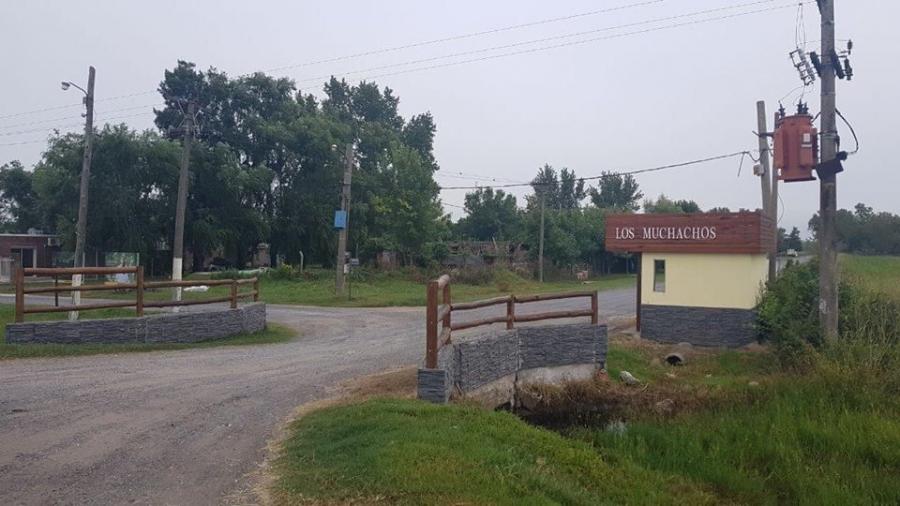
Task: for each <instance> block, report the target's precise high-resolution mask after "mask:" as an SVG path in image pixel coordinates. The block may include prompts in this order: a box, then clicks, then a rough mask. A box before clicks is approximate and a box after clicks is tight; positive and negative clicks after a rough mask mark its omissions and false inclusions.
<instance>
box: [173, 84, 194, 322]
mask: <svg viewBox="0 0 900 506" xmlns="http://www.w3.org/2000/svg"><path fill="white" fill-rule="evenodd" d="M196 112H197V105H196V104H195V103H194V102H190V103H189V104H188V110H187V116H186V117H185V118H184V144H183V145H182V147H181V169H180V170H179V171H178V200H177V202H176V204H175V239H174V240H173V241H172V281H181V272H182V269H183V264H182V262H183V257H184V215H185V212H186V210H187V194H188V184H189V181H190V179H189V177H188V176H189V168H190V163H191V143H192V142H193V139H194V114H196ZM181 295H182V289H181V287H180V286H177V287H175V291H174V294H173V298H174V300H176V301H180V300H181ZM175 310H178V307H177V306H176V307H175Z"/></svg>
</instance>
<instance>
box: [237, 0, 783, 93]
mask: <svg viewBox="0 0 900 506" xmlns="http://www.w3.org/2000/svg"><path fill="white" fill-rule="evenodd" d="M663 1H664V0H650V1H645V2H638V3H632V4H627V5H620V6H617V7H609V8H605V9H598V10H593V11H587V12H581V13H577V14H571V15H568V16H560V17H556V18H547V19H540V20H537V21H530V22H527V23H521V24H517V25H509V26H503V27H499V28H491V29H488V30H483V31H479V32H470V33H463V34H459V35H451V36H449V37H443V38H439V39H431V40H425V41H420V42H412V43H409V44H403V45H400V46H393V47H386V48H379V49H373V50H370V51H363V52H360V53H353V54H348V55H343V56H335V57H331V58H324V59H321V60H314V61H309V62H304V63H297V64H294V65H285V66H282V67H275V68H271V69H265V70H262V71H261V72H278V71H281V70H288V69H294V68H299V67H310V66H313V65H321V64H324V63H334V62H338V61H344V60H351V59H354V58H361V57H363V56H373V55H376V54H384V53H392V52H396V51H402V50H404V49H412V48H416V47H422V46H429V45H433V44H440V43H443V42H452V41H457V40H464V39H470V38H473V37H481V36H483V35H493V34H497V33H501V32H508V31H511V30H518V29H521V28H529V27H532V26H539V25H546V24H550V23H557V22H560V21H570V20H572V19H577V18H583V17H587V16H595V15H597V14H605V13H609V12H615V11H621V10H626V9H631V8H634V7H643V6H647V5H652V4H657V3H661V2H663ZM770 1H774V0H770ZM245 75H246V74H245Z"/></svg>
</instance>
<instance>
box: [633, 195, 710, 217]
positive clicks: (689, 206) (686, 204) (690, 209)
mask: <svg viewBox="0 0 900 506" xmlns="http://www.w3.org/2000/svg"><path fill="white" fill-rule="evenodd" d="M701 211H702V210H701V209H700V206H699V205H698V204H697V203H696V202H694V201H693V200H672V199H670V198H669V197H666V196H665V195H664V194H660V195H659V197H657V199H656V200H653V199H647V200H644V212H645V213H651V214H656V213H699V212H701Z"/></svg>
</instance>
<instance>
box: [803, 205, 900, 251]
mask: <svg viewBox="0 0 900 506" xmlns="http://www.w3.org/2000/svg"><path fill="white" fill-rule="evenodd" d="M820 224H821V220H820V219H819V214H818V213H816V214H814V215H813V217H812V218H810V220H809V230H810V231H811V232H812V235H813V237H814V238H818V235H819V226H820ZM835 229H836V231H837V240H838V247H839V248H840V249H841V250H842V251H848V252H854V253H864V254H880V255H897V254H900V216H898V215H896V214H892V213H887V212H875V211H874V210H873V209H872V208H871V207H869V206H867V205H865V204H862V203H859V204H856V206H854V209H853V211H850V210H848V209H838V211H837V213H836V214H835Z"/></svg>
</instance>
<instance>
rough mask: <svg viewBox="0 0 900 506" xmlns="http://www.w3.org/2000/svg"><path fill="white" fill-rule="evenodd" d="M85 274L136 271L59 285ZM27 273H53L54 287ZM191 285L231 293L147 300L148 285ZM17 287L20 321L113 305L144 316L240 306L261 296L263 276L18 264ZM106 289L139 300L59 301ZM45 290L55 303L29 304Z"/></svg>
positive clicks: (40, 274)
mask: <svg viewBox="0 0 900 506" xmlns="http://www.w3.org/2000/svg"><path fill="white" fill-rule="evenodd" d="M76 274H81V275H115V274H133V275H134V280H135V281H134V282H128V283H120V282H113V283H103V284H99V285H81V286H59V282H58V281H59V277H60V276H72V275H76ZM25 276H52V277H53V280H54V281H53V286H52V287H36V288H35V287H32V288H26V287H25ZM248 284H252V285H253V287H252V288H253V289H252V290H251V291H245V292H241V291H240V287H241V286H243V285H248ZM191 286H229V287H230V293H229V295H228V296H227V297H214V298H208V299H192V300H178V301H176V300H162V301H150V302H145V301H144V292H145V291H146V290H148V289H156V288H176V287H180V288H184V287H191ZM15 287H16V322H19V323H20V322H23V321H25V315H26V314H38V313H59V312H66V311H88V310H92V309H111V308H124V307H133V308H135V314H136V316H144V308H148V307H152V308H158V307H178V306H194V305H200V304H216V303H221V302H229V303H230V304H231V307H232V308H236V307H237V304H238V300H240V299H246V298H252V299H253V301H254V302H256V301H258V300H259V278H258V277H253V278H246V279H212V280H206V281H203V280H183V281H149V282H145V281H144V268H143V267H140V266H138V267H83V268H71V267H69V268H47V267H38V268H24V269H23V268H18V269H16V274H15ZM102 290H134V291H135V300H133V301H130V300H129V301H121V302H120V301H110V302H99V303H95V304H78V305H68V306H60V305H59V294H60V293H63V292H68V293H71V292H75V291H78V292H94V291H102ZM42 293H52V294H53V296H54V299H55V305H54V306H36V307H25V295H35V294H42Z"/></svg>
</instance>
